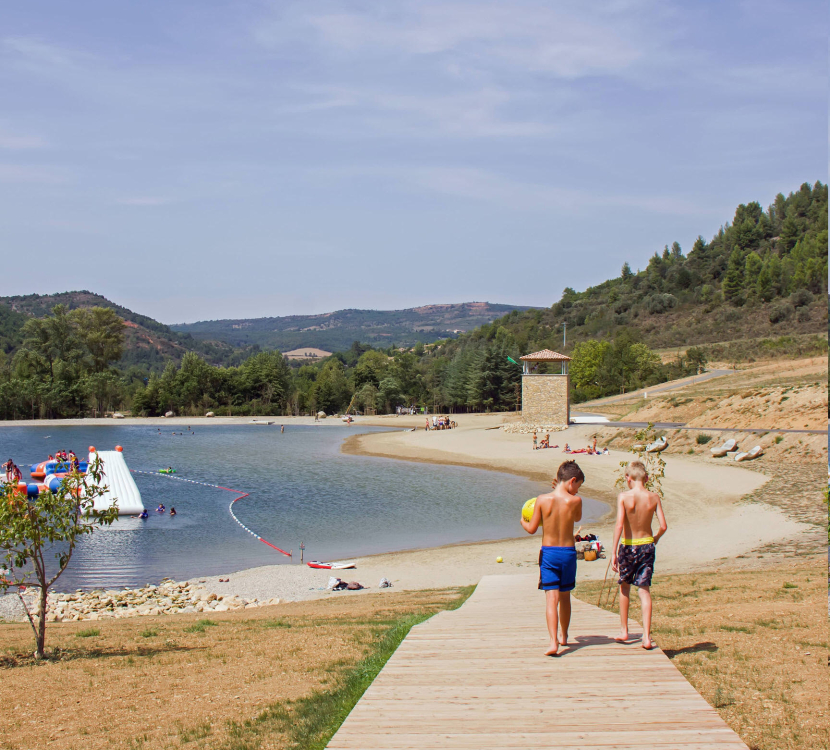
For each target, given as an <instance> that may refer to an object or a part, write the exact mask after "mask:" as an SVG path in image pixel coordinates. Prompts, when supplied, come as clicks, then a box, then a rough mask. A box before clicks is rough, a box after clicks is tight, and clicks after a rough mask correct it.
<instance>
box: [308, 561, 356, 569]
mask: <svg viewBox="0 0 830 750" xmlns="http://www.w3.org/2000/svg"><path fill="white" fill-rule="evenodd" d="M306 565H308V567H309V568H318V569H320V570H347V569H348V568H356V567H357V564H356V563H353V562H320V561H319V560H312V561H311V562H309V563H306Z"/></svg>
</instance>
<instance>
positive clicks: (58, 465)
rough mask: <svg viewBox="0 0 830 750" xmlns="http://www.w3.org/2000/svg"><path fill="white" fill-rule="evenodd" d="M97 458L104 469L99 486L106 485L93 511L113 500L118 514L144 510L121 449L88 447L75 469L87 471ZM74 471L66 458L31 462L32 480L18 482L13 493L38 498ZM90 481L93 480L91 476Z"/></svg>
mask: <svg viewBox="0 0 830 750" xmlns="http://www.w3.org/2000/svg"><path fill="white" fill-rule="evenodd" d="M96 458H100V460H101V463H102V465H103V466H102V468H103V477H102V479H101V482H100V486H104V487H106V490H105V492H104V494H103V495H101V497H97V498H95V501H94V502H93V507H94V508H95V510H106V509H107V508H109V507H110V506H111V505H112V504H113V502H117V504H118V514H119V515H122V516H128V515H138V514H139V513H141V511H142V510H144V503H142V502H141V493H140V492H139V491H138V487H137V486H136V484H135V480H134V479H133V476H132V474H131V473H130V470H129V468H127V462H126V461H124V454H123V449H122V448H121V446H120V445H117V446H115V450H114V451H96V450H95V447H94V446H90V447H89V461H80V462H78V465H77V467H76V469H75V471H77V472H78V473H79V474H87V472H88V470H89V467H90V465H91V464H92V463H93V462H94V461H95V459H96ZM72 471H73V468H72V465H71V463H70V462H69V461H54V460H52V461H41V462H40V463H38V464H32V466H31V467H30V469H29V472H30V473H31V475H32V481H30V482H23V481H21V482H19V483H18V485H17V488H16V490H15V491H16V492H17V493H18V494H21V495H26V496H28V497H32V498H33V497H37V496H38V495H39V494H40V493H41V492H46V491H49V492H57V491H58V489H59V488H60V486H61V482H63V480H64V477H66V476H67V475H68V474H70V473H71V472H72ZM89 481H90V482H94V479H93V478H92V477H91V476H90V477H89Z"/></svg>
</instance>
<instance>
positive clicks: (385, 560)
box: [3, 414, 812, 601]
mask: <svg viewBox="0 0 830 750" xmlns="http://www.w3.org/2000/svg"><path fill="white" fill-rule="evenodd" d="M251 419H252V418H251V417H235V418H213V419H205V418H189V419H188V418H166V419H165V418H158V419H124V420H118V422H117V424H142V425H147V426H153V427H154V426H156V425H169V426H171V427H173V426H178V425H189V426H191V427H193V428H194V429H202V428H209V427H210V426H211V425H223V424H224V425H227V424H249V423H250V422H251ZM456 419H457V421H458V423H459V427H458V428H457V429H454V430H445V431H429V432H427V431H425V430H424V429H423V425H424V417H423V416H415V417H409V416H403V417H395V416H389V417H375V418H358V423H357V425H358V426H361V425H363V426H379V427H388V428H390V431H384V432H373V433H364V434H353V435H349V431H350V430H351V429H352V428H350V427H348V426H347V425H345V424H344V423H343V422H342V421H341V420H339V419H335V418H332V417H329V418H328V419H325V420H321V421H320V422H317V423H316V424H318V425H323V426H329V427H339V428H340V429H341V430H342V432H343V438H344V440H343V444H342V447H341V450H342V451H343V452H344V453H348V454H355V455H371V456H379V457H385V458H389V459H394V460H408V461H419V462H428V463H436V464H452V465H459V466H470V467H475V468H480V469H488V470H493V471H502V472H509V473H513V474H518V475H521V476H525V477H528V478H530V479H533V480H536V481H544V482H548V481H549V480H550V478H551V477H552V476H553V475H554V474H555V472H556V469H557V467H558V466H559V464H560V463H561V462H562V461H563V460H565V459H566V458H567V455H566V454H564V453H563V452H562V449H561V448H551V449H549V450H538V451H533V450H532V449H531V439H530V437H529V436H527V435H520V434H506V433H505V432H504V431H503V430H502V429H500V427H501V426H502V425H503V424H504V422H505V420H506V419H508V420H509V419H510V417H505V415H501V414H490V415H460V416H458V417H457V418H456ZM275 422H276V425H279V424H285V425H287V426H288V427H289V428H290V426H291V425H298V424H301V425H308V424H315V422H314V419H313V418H311V417H305V418H303V417H300V418H292V417H279V418H275ZM70 423H71V424H75V425H89V426H95V425H101V424H103V425H112V424H114V421H113V420H112V419H100V420H92V419H85V420H65V421H61V422H53V423H51V425H50V426H54V427H58V426H60V425H68V424H70ZM12 424H13V425H19V426H23V425H27V424H29V423H23V422H15V423H10V425H9V426H11V425H12ZM45 424H46V423H45V422H44V421H37V422H32V423H31V425H37V426H44V425H45ZM31 425H30V426H31ZM3 426H6V425H5V424H4V425H3ZM253 428H254V427H253V426H252V429H253ZM275 428H276V427H275ZM413 428H416V429H415V430H414V431H413ZM256 429H263V428H261V427H258V428H256ZM596 432H597V427H596V426H591V425H578V426H572V427H571V428H569V429H568V430H566V431H562V432H557V433H553V434H552V435H551V443H552V444H558V445H560V446H564V444H565V443H566V442H567V443H569V444H570V445H571V446H572V447H575V446H584V445H587V444H588V443H589V442H590V439H591V437H592V435H594V434H595V433H596ZM630 455H631V454H629V453H627V452H625V451H623V450H611V451H610V453H609V454H608V455H601V456H591V455H577V456H574V458H575V459H577V460H578V462H579V463H580V465H581V467H582V468H583V470H584V471H585V474H586V482H585V484H584V486H583V488H582V494H584V495H585V496H586V497H591V498H593V499H596V500H599V501H602V502H604V503H606V504H607V505H608V511H609V512H608V513H606V514H605V515H604V516H603V518H602V519H600V520H599V521H598V522H597V523H593V524H590V525H586V526H585V527H584V528H583V532H584V533H587V532H588V531H590V532H593V533H595V534H597V535H598V536H599V538H600V539H601V540H602V541H603V542H604V543H605V544H606V545H610V544H611V541H612V536H613V514H612V512H611V509H612V507H613V504H614V499H615V497H616V490H615V489H614V482H615V480H616V477H617V476H618V472H619V468H620V467H619V464H620V462H621V461H625V460H627V459H629V458H630ZM664 457H665V460H666V463H667V466H666V476H665V479H664V482H663V488H664V494H665V501H664V507H665V510H666V514H667V518H668V521H669V533H668V534H667V535H666V537H665V538H664V539H663V540H662V541H661V544H660V548H659V550H658V567H657V574H658V577H659V573H660V572H663V573H686V572H691V571H697V570H711V569H713V568H717V567H718V566H719V565H722V564H724V563H725V562H726V561H731V560H735V559H736V558H738V557H742V556H744V555H746V554H747V553H749V552H750V551H751V550H754V549H757V548H760V547H762V546H764V545H770V544H774V543H777V542H781V541H783V540H786V539H794V538H797V537H799V535H803V534H805V533H807V532H808V531H810V530H812V527H811V526H810V525H809V524H806V523H800V522H799V521H796V520H794V519H793V518H791V517H790V516H788V515H786V514H785V513H784V512H783V511H782V510H781V509H779V508H777V507H773V506H772V505H768V504H764V503H761V502H752V503H747V502H741V498H743V497H744V496H746V495H748V494H750V493H752V492H754V491H756V490H758V489H759V488H760V487H762V486H763V485H764V484H765V483H766V482H767V481H768V479H769V477H768V476H766V475H765V474H763V473H761V472H759V471H753V470H751V469H749V468H745V467H739V466H736V465H735V464H734V463H732V462H729V463H731V465H729V463H727V462H726V461H725V460H721V461H720V462H717V461H716V460H714V459H709V458H703V457H699V456H698V457H691V456H689V457H687V456H678V455H665V454H664ZM519 510H520V509H519V508H517V509H516V517H517V523H516V538H513V539H503V540H495V541H485V542H475V543H469V544H457V545H451V546H445V547H437V548H431V549H417V550H407V551H399V552H390V553H386V554H379V555H373V556H369V557H364V558H359V559H356V560H355V562H356V563H357V567H356V568H355V569H354V570H349V571H343V572H342V573H340V575H341V576H342V577H344V578H345V579H347V580H357V581H359V582H360V583H362V584H364V585H365V586H368V587H370V588H369V590H370V591H371V590H376V588H377V585H378V582H379V581H380V579H381V578H384V577H385V578H388V579H390V580H391V581H392V583H393V588H394V589H397V590H401V589H428V588H440V587H447V586H460V585H468V584H472V583H475V582H477V581H478V580H479V579H480V578H481V576H483V575H488V574H494V573H500V574H505V573H527V572H528V570H529V569H530V570H532V569H533V568H535V566H536V557H537V555H538V549H539V538H538V537H539V533H537V535H536V537H530V536H527V535H524V534H523V532H522V530H521V528H520V526H519V524H518V516H519ZM497 557H502V558H503V560H504V562H503V563H497V562H496V558H497ZM296 562H297V563H299V560H296ZM606 569H607V560H603V559H600V560H597V561H595V562H581V563H580V565H579V573H578V580H595V579H601V578H603V577H604V575H605V573H606ZM329 576H330V573H329V572H327V571H320V570H312V569H310V568H308V567H307V566H304V565H299V564H294V565H272V566H265V567H258V568H252V569H248V570H243V571H238V572H228V573H227V574H225V575H223V576H215V577H204V578H201V579H198V580H200V581H204V582H205V583H204V585H205V586H206V587H207V588H208V589H209V590H212V591H215V592H217V593H222V594H237V595H239V596H241V597H246V598H252V597H257V598H260V599H267V598H271V597H279V598H280V599H281V600H283V601H298V600H306V599H313V598H317V597H321V596H323V597H326V596H352V595H354V594H352V593H351V592H350V593H349V594H344V593H340V592H338V593H331V592H328V591H327V590H326V588H325V587H326V583H327V581H328V579H329ZM220 577H223V578H224V577H229V578H230V581H229V582H222V583H220V582H219V580H218V579H219V578H220Z"/></svg>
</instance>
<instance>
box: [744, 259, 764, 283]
mask: <svg viewBox="0 0 830 750" xmlns="http://www.w3.org/2000/svg"><path fill="white" fill-rule="evenodd" d="M763 267H764V262H763V261H762V260H761V257H760V256H759V255H758V253H756V252H751V253H749V255H747V256H746V260H745V261H744V289H746V290H747V291H750V292H754V291H755V287H756V285H757V284H758V277H759V276H760V275H761V269H762V268H763Z"/></svg>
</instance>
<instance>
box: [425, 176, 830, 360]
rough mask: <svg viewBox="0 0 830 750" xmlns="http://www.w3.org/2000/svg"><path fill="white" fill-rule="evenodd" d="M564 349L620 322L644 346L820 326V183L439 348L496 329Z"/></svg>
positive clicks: (521, 341) (523, 346)
mask: <svg viewBox="0 0 830 750" xmlns="http://www.w3.org/2000/svg"><path fill="white" fill-rule="evenodd" d="M565 326H567V338H568V346H567V349H568V350H570V348H571V347H572V346H573V345H574V344H576V343H577V342H579V341H585V340H587V339H602V338H613V337H615V336H616V335H617V334H618V333H619V332H620V331H621V330H623V329H625V330H626V331H627V332H628V333H629V334H630V335H631V336H632V337H633V338H635V339H637V340H640V341H642V342H643V343H645V344H647V345H648V346H650V347H653V348H667V347H674V346H677V347H685V346H690V345H696V344H704V343H711V342H721V341H731V340H734V339H744V338H758V337H763V336H780V335H782V334H798V333H820V332H826V331H827V186H826V185H823V184H822V183H821V182H816V184H815V185H813V186H811V185H809V184H807V183H804V184H803V185H802V186H801V188H800V189H799V190H798V191H796V192H794V193H790V194H789V195H788V196H786V197H785V196H784V195H783V194H782V193H779V194H778V195H777V196H776V198H775V201H774V202H773V203H772V205H770V206H768V207H767V208H766V209H764V208H762V207H761V205H760V204H759V203H757V202H752V203H748V204H741V205H740V206H738V208H737V210H736V211H735V216H734V218H733V220H732V222H731V223H727V224H725V225H723V226H722V227H721V228H720V230H719V231H718V232H717V234H716V235H715V236H714V237H712V239H711V240H709V241H708V242H707V241H706V240H704V239H703V237H698V238H697V240H696V241H695V243H694V245H693V247H692V249H691V251H690V252H689V253H688V255H685V254H684V253H683V250H682V248H681V247H680V245H679V244H678V243H677V242H675V243H673V244H672V245H671V247H669V246H666V247H665V248H664V249H663V251H662V253H658V252H655V253H654V255H653V256H652V257H651V259H650V260H649V262H648V265H647V266H646V268H645V269H644V270H641V271H637V272H636V273H634V272H633V271H632V270H631V267H630V265H629V264H628V263H626V264H625V265H623V268H622V270H621V273H620V275H619V276H617V277H616V278H613V279H609V280H607V281H604V282H603V283H602V284H598V285H597V286H593V287H590V288H588V289H586V290H585V291H583V292H577V291H575V290H573V289H571V288H570V287H568V288H566V289H565V291H564V293H563V294H562V298H561V299H560V300H559V301H558V302H557V303H556V304H554V305H553V306H552V307H550V308H548V309H544V310H530V311H527V312H520V313H510V314H508V315H506V316H504V317H502V318H500V319H498V320H495V321H493V322H492V323H491V324H489V325H485V326H482V327H481V328H480V329H478V330H477V331H474V332H472V333H470V334H467V335H465V336H460V337H459V338H458V339H457V340H455V341H452V342H444V345H443V347H442V348H443V349H445V351H446V352H447V353H451V352H453V351H454V350H457V349H459V348H463V347H465V346H466V345H468V344H469V343H471V342H474V341H476V340H480V339H492V338H494V337H495V334H496V332H497V331H498V330H499V329H500V328H503V329H505V331H506V332H507V333H509V334H510V335H511V337H512V339H513V340H514V341H515V343H516V345H517V346H518V348H519V349H520V350H522V351H523V352H528V351H536V350H539V349H544V348H551V349H554V350H557V351H561V350H562V348H563V344H562V340H563V328H564V327H565Z"/></svg>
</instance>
